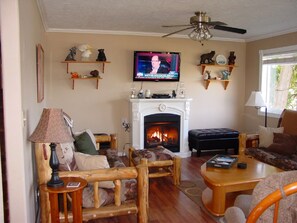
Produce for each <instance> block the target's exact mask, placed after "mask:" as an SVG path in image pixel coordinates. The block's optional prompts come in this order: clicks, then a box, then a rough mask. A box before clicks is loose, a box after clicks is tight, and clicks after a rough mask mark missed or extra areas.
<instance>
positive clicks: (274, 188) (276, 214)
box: [224, 171, 297, 223]
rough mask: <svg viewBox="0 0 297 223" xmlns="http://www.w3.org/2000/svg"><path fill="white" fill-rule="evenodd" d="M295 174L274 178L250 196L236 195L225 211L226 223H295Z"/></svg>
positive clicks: (279, 174) (269, 178) (274, 175)
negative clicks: (232, 203)
mask: <svg viewBox="0 0 297 223" xmlns="http://www.w3.org/2000/svg"><path fill="white" fill-rule="evenodd" d="M296 193H297V171H285V172H281V173H276V174H273V175H271V176H269V177H267V178H266V179H264V180H263V181H261V182H259V183H258V184H257V186H256V187H255V189H254V191H253V193H252V195H239V196H238V197H237V198H236V200H235V203H234V206H233V207H230V208H228V209H227V210H226V212H225V216H224V220H225V222H227V223H231V222H232V223H233V222H236V223H245V222H247V223H252V222H284V223H293V222H296V221H297V194H296Z"/></svg>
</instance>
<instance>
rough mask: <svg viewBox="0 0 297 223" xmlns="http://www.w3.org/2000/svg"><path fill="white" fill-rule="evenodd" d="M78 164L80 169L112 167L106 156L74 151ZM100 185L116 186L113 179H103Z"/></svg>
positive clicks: (104, 186) (106, 186) (103, 186)
mask: <svg viewBox="0 0 297 223" xmlns="http://www.w3.org/2000/svg"><path fill="white" fill-rule="evenodd" d="M74 157H75V161H76V165H77V167H78V169H79V170H98V169H107V168H110V167H109V164H108V162H107V158H106V156H102V155H88V154H84V153H79V152H74ZM99 187H102V188H114V183H113V182H112V181H101V182H99Z"/></svg>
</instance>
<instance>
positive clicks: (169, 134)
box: [144, 113, 180, 152]
mask: <svg viewBox="0 0 297 223" xmlns="http://www.w3.org/2000/svg"><path fill="white" fill-rule="evenodd" d="M160 145H161V146H164V147H165V148H167V149H169V150H171V151H172V152H179V151H180V116H179V115H175V114H167V113H166V114H163V113H162V114H154V115H147V116H145V117H144V147H145V148H152V147H156V146H160Z"/></svg>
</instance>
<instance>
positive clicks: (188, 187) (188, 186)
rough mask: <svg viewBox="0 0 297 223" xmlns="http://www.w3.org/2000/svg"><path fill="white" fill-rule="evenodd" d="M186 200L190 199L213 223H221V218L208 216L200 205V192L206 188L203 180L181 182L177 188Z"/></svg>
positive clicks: (201, 204)
mask: <svg viewBox="0 0 297 223" xmlns="http://www.w3.org/2000/svg"><path fill="white" fill-rule="evenodd" d="M177 187H178V189H180V190H181V191H182V192H183V193H184V194H185V195H186V196H187V197H188V198H190V199H191V200H192V201H193V202H195V203H196V204H197V205H198V206H199V207H200V209H201V211H203V212H204V213H206V214H207V215H208V216H210V217H211V218H212V219H213V220H214V221H216V222H218V223H222V222H224V221H223V217H215V216H213V215H212V214H210V213H209V212H208V211H207V210H206V208H205V207H204V205H203V203H202V191H203V190H204V189H205V188H206V185H205V183H204V181H203V178H202V177H201V178H200V179H198V180H196V181H190V180H184V181H181V183H180V185H179V186H177Z"/></svg>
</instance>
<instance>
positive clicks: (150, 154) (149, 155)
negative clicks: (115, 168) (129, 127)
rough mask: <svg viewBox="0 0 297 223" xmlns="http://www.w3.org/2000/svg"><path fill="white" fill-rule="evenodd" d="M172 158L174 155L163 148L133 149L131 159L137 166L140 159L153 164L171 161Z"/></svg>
mask: <svg viewBox="0 0 297 223" xmlns="http://www.w3.org/2000/svg"><path fill="white" fill-rule="evenodd" d="M174 156H175V155H174V153H172V152H171V151H170V150H168V149H166V148H164V147H163V146H158V147H156V148H149V149H135V150H134V151H133V153H132V158H133V160H134V161H135V163H136V164H137V165H138V164H140V160H141V159H142V158H146V159H147V160H148V162H153V161H161V160H172V159H173V157H174Z"/></svg>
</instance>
